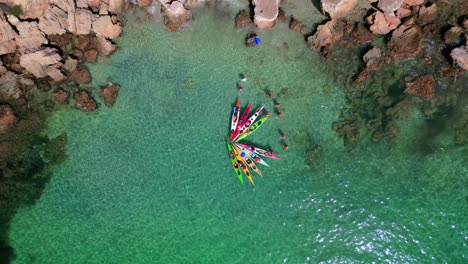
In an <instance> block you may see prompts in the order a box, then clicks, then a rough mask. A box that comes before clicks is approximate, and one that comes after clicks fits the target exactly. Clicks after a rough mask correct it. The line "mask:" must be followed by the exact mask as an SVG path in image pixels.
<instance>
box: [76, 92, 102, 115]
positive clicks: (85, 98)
mask: <svg viewBox="0 0 468 264" xmlns="http://www.w3.org/2000/svg"><path fill="white" fill-rule="evenodd" d="M73 99H74V100H75V107H76V108H77V109H80V110H81V111H83V112H91V111H94V110H96V108H97V104H96V102H95V101H94V99H93V98H92V97H91V96H90V95H89V93H88V92H87V91H78V92H76V93H75V95H74V96H73Z"/></svg>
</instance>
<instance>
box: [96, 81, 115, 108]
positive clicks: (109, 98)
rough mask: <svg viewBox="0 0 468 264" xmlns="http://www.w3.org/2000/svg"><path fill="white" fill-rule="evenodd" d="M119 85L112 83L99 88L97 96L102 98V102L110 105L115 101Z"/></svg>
mask: <svg viewBox="0 0 468 264" xmlns="http://www.w3.org/2000/svg"><path fill="white" fill-rule="evenodd" d="M119 91H120V86H119V85H112V86H106V87H103V88H101V90H100V91H99V96H100V97H102V98H103V99H104V104H105V105H106V106H107V107H112V106H113V105H114V104H115V102H116V101H117V96H118V95H119Z"/></svg>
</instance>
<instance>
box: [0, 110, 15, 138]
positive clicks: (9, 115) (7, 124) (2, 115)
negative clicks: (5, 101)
mask: <svg viewBox="0 0 468 264" xmlns="http://www.w3.org/2000/svg"><path fill="white" fill-rule="evenodd" d="M15 121H16V116H15V114H14V113H13V109H11V107H10V106H8V105H0V134H4V133H5V132H7V131H8V130H9V129H10V128H11V127H12V126H13V124H14V123H15Z"/></svg>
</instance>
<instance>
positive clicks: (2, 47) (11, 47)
mask: <svg viewBox="0 0 468 264" xmlns="http://www.w3.org/2000/svg"><path fill="white" fill-rule="evenodd" d="M15 38H16V33H15V31H14V30H13V28H12V27H11V25H10V24H9V23H8V21H7V20H6V19H5V17H4V16H3V15H2V14H1V12H0V55H4V54H8V53H14V52H15V50H16V42H15Z"/></svg>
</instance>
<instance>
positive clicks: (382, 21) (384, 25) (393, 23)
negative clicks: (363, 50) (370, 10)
mask: <svg viewBox="0 0 468 264" xmlns="http://www.w3.org/2000/svg"><path fill="white" fill-rule="evenodd" d="M367 22H368V23H369V24H370V25H371V26H370V30H371V31H372V33H374V34H377V35H385V34H387V33H389V32H390V31H392V30H394V29H395V28H397V27H398V25H400V23H401V21H400V18H399V17H397V16H386V15H384V13H382V12H380V11H377V12H375V13H374V14H372V15H370V16H369V17H368V18H367Z"/></svg>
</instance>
